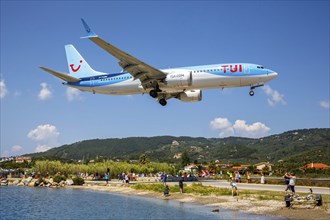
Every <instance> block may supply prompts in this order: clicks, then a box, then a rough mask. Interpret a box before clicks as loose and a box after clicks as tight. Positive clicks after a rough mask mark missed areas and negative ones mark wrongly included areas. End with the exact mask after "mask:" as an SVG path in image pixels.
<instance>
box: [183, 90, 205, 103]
mask: <svg viewBox="0 0 330 220" xmlns="http://www.w3.org/2000/svg"><path fill="white" fill-rule="evenodd" d="M178 99H180V100H181V101H182V102H199V101H201V100H202V91H201V90H189V91H185V92H181V93H180V94H179V95H178Z"/></svg>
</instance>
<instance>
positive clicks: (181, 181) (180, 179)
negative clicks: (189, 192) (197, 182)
mask: <svg viewBox="0 0 330 220" xmlns="http://www.w3.org/2000/svg"><path fill="white" fill-rule="evenodd" d="M179 188H180V193H181V194H182V193H183V177H182V175H180V177H179Z"/></svg>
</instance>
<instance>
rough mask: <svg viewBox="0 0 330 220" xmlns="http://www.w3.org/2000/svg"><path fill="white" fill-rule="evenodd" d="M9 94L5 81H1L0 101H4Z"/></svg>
mask: <svg viewBox="0 0 330 220" xmlns="http://www.w3.org/2000/svg"><path fill="white" fill-rule="evenodd" d="M7 94H8V90H7V87H6V84H5V80H3V79H2V80H0V99H3V98H4V97H5V96H6V95H7Z"/></svg>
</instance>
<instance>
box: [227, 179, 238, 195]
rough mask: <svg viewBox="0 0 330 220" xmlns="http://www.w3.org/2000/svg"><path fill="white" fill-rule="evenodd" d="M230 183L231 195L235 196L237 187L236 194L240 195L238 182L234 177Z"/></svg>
mask: <svg viewBox="0 0 330 220" xmlns="http://www.w3.org/2000/svg"><path fill="white" fill-rule="evenodd" d="M229 185H230V186H231V195H232V196H234V189H235V192H236V195H237V196H238V189H237V185H236V183H234V182H233V178H231V179H230V184H229Z"/></svg>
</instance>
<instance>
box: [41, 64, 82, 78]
mask: <svg viewBox="0 0 330 220" xmlns="http://www.w3.org/2000/svg"><path fill="white" fill-rule="evenodd" d="M40 68H41V69H42V70H45V71H46V72H48V73H50V74H52V75H54V76H56V77H58V78H60V79H62V80H64V81H66V82H79V81H80V79H78V78H75V77H72V76H70V75H68V74H65V73H59V72H56V71H54V70H51V69H48V68H45V67H42V66H40Z"/></svg>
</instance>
